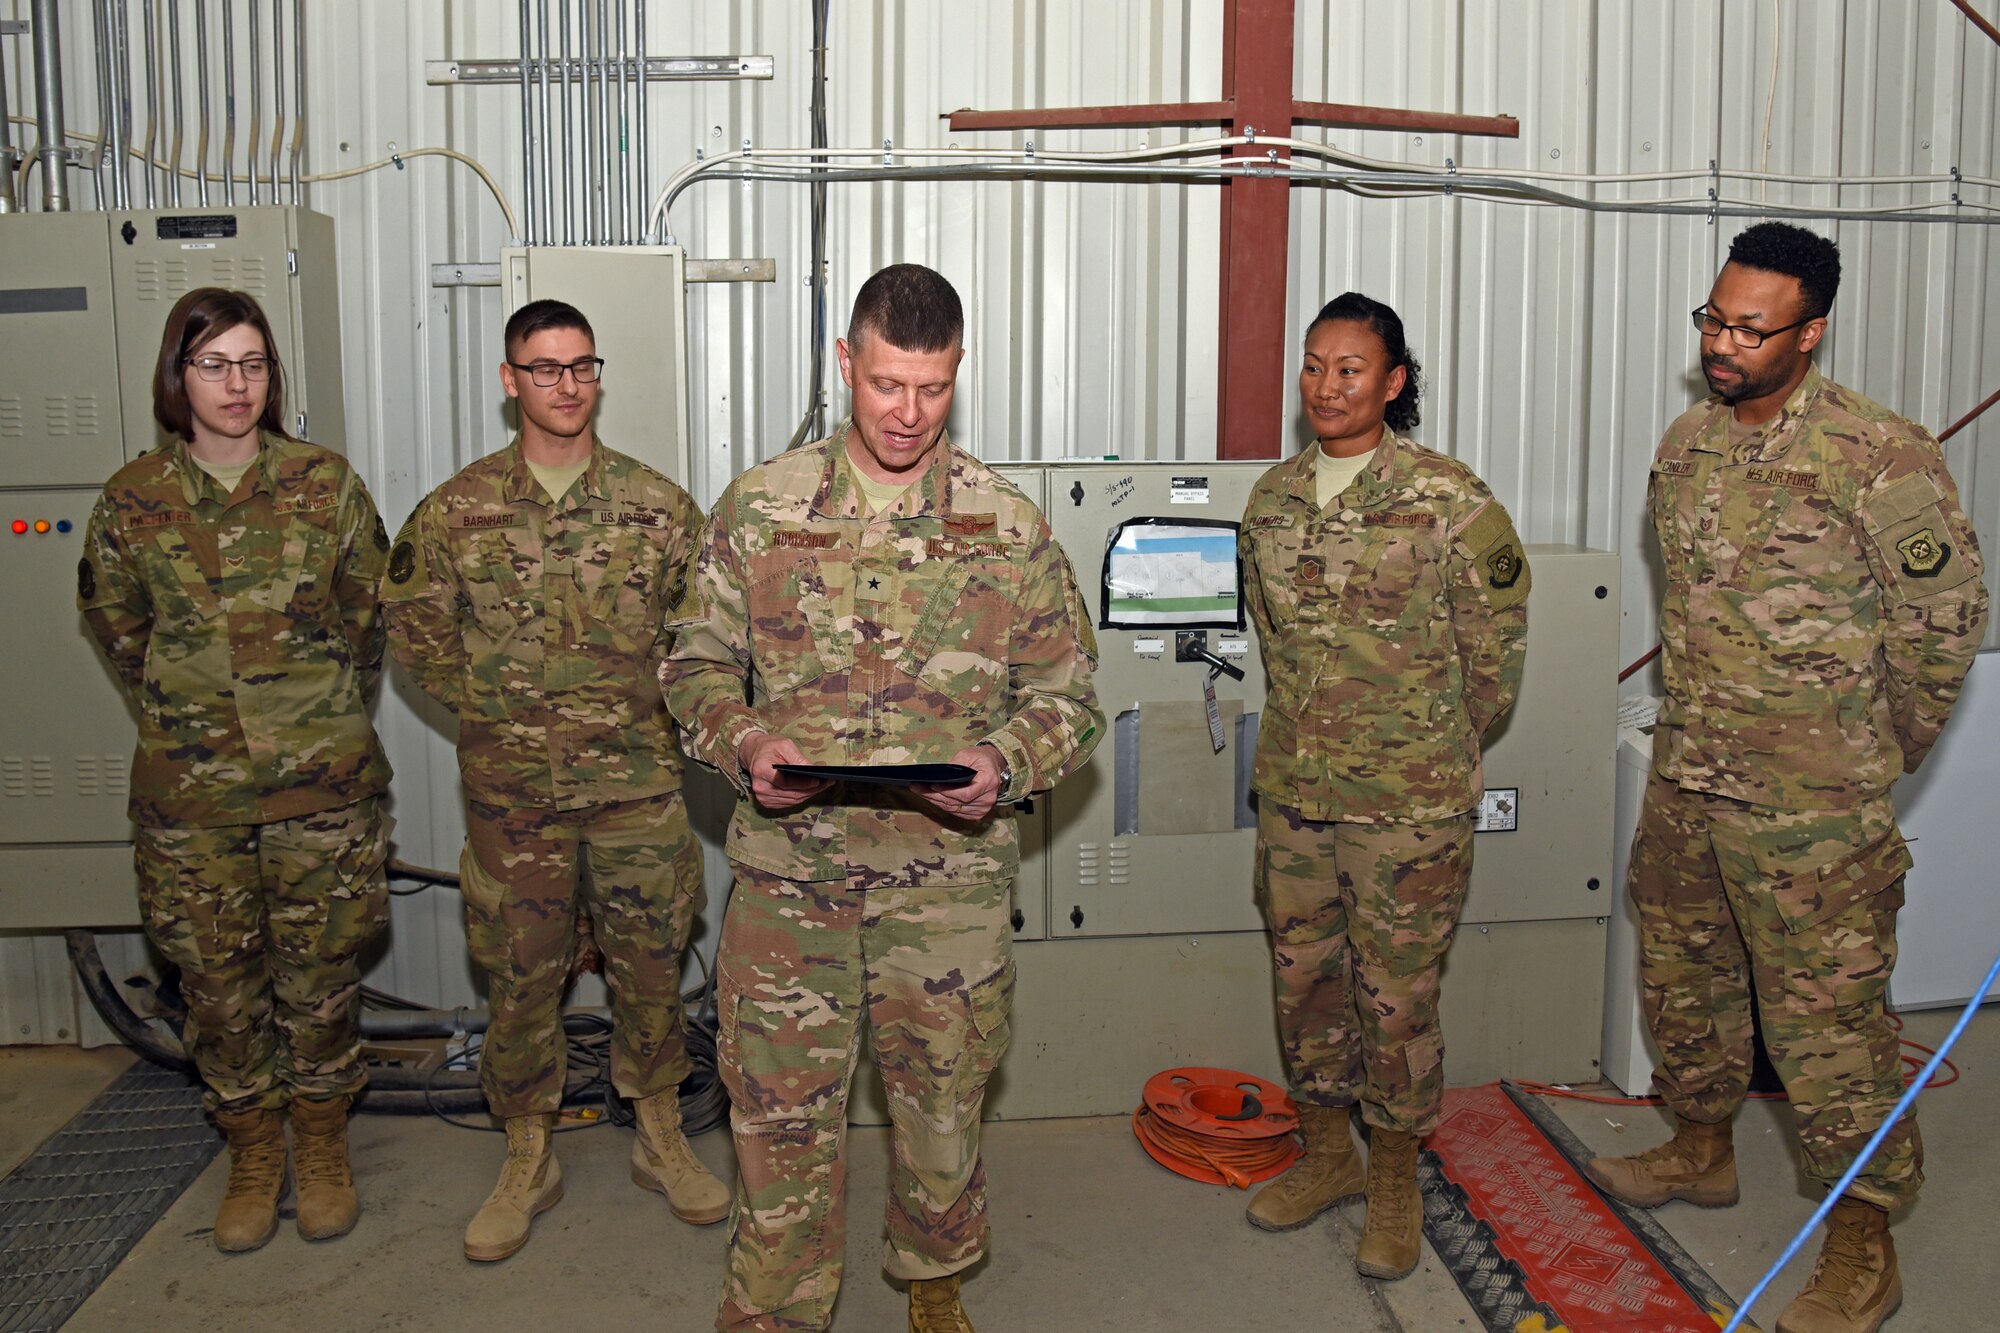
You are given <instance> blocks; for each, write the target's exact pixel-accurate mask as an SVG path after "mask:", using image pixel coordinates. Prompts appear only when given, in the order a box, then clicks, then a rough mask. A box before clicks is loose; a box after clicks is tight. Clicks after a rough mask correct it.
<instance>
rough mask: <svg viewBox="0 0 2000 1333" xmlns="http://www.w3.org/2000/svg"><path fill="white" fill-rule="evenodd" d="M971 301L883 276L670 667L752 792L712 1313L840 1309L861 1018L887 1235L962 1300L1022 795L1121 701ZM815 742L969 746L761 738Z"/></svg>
mask: <svg viewBox="0 0 2000 1333" xmlns="http://www.w3.org/2000/svg"><path fill="white" fill-rule="evenodd" d="M962 330H963V316H962V313H961V311H960V307H959V303H958V298H957V295H956V293H954V292H953V291H952V289H951V287H950V284H948V283H947V282H946V281H945V280H944V279H943V278H942V277H940V276H939V275H937V274H936V273H933V272H931V271H930V270H928V269H923V268H919V267H917V266H915V265H898V266H896V267H894V268H890V269H886V270H884V271H883V272H882V273H879V274H877V275H876V276H875V277H874V278H871V279H870V280H869V282H868V283H867V284H866V285H865V286H864V287H863V289H862V291H861V293H860V295H859V297H858V298H857V300H856V306H855V313H854V318H853V321H852V322H851V323H850V325H849V333H848V337H847V338H846V339H843V340H841V341H840V344H839V349H840V356H841V369H842V374H843V376H844V377H845V378H846V379H847V382H848V384H849V385H850V386H851V387H852V388H853V390H854V414H853V417H852V418H850V420H848V421H847V422H844V423H843V424H842V425H841V426H840V428H839V429H838V430H836V431H835V433H834V434H833V436H832V437H831V438H830V439H826V440H821V441H819V442H817V443H814V444H810V445H807V446H805V447H804V448H800V449H796V450H793V451H792V452H790V453H787V454H784V455H782V456H781V457H779V458H777V459H774V460H772V461H771V462H768V463H765V464H763V465H762V466H760V467H756V468H752V469H751V470H750V471H748V472H746V473H744V474H743V475H742V476H741V477H738V478H737V479H736V481H735V482H733V483H732V484H731V485H730V487H729V489H728V491H727V492H726V493H725V494H724V496H723V497H722V500H721V501H720V503H719V504H718V505H717V506H716V509H715V512H714V515H713V517H712V519H711V522H710V524H709V532H708V538H707V541H706V544H705V545H704V547H703V550H702V553H701V558H700V564H699V567H698V570H697V573H696V576H695V581H694V586H693V588H692V590H691V596H690V599H689V602H688V605H687V606H686V608H684V610H683V611H682V613H681V615H680V616H679V617H678V618H677V619H676V621H675V625H676V627H677V628H678V630H679V636H678V638H677V639H676V641H675V647H674V651H673V653H672V656H671V658H670V660H669V661H668V663H667V666H666V668H665V669H664V670H663V671H662V673H661V681H662V683H663V685H664V686H665V688H666V692H667V699H668V703H669V706H670V707H671V708H672V710H673V713H674V716H675V718H676V720H677V721H679V723H680V724H681V727H682V728H683V733H684V735H685V737H686V740H687V744H688V753H689V754H690V755H691V756H692V757H694V758H695V759H697V760H699V761H701V762H703V763H706V764H709V765H711V766H713V767H714V768H715V769H717V770H718V771H719V772H721V773H722V774H723V775H725V776H726V777H728V778H729V779H730V781H731V782H733V783H734V784H735V785H736V787H737V790H738V792H739V793H740V794H741V796H742V797H743V799H742V800H740V801H739V802H738V804H737V807H736V813H735V816H734V818H733V820H732V821H731V824H730V827H729V836H728V844H727V851H728V854H729V857H730V859H731V861H732V862H733V863H734V864H735V868H736V886H735V893H734V896H733V897H732V899H731V901H730V905H729V912H728V916H727V919H726V921H725V922H724V925H723V932H722V944H721V948H720V951H719V954H718V958H717V967H718V975H719V992H720V999H721V1030H720V1034H719V1037H718V1054H719V1063H720V1066H721V1072H722V1078H723V1081H724V1082H725V1083H726V1084H727V1086H728V1088H729V1094H730V1099H731V1101H732V1103H733V1122H732V1123H733V1129H734V1134H735V1141H736V1158H737V1167H738V1183H737V1190H736V1209H735V1216H734V1221H733V1227H732V1233H731V1236H730V1253H729V1274H728V1278H727V1282H726V1284H725V1287H724V1292H723V1301H722V1309H721V1312H720V1314H719V1316H718V1319H717V1327H718V1328H722V1329H823V1328H825V1327H827V1325H828V1323H829V1321H830V1320H831V1319H832V1315H833V1305H834V1300H835V1297H836V1296H837V1295H838V1293H839V1289H840V1278H841V1256H842V1250H843V1248H844V1244H845V1237H844V1221H843V1204H842V1190H843V1184H844V1170H845V1168H844V1163H843V1160H842V1154H843V1145H844V1142H845V1133H846V1119H847V1093H848V1085H849V1082H850V1080H851V1078H852V1077H853V1073H854V1067H855V1061H856V1059H857V1058H858V1054H859V1049H860V1043H861V1039H862V1032H863V1029H864V1027H865V1028H866V1029H868V1030H870V1031H871V1032H872V1034H873V1040H872V1047H873V1050H874V1058H875V1063H876V1067H877V1068H878V1069H879V1070H880V1071H881V1074H882V1077H883V1081H884V1083H885V1085H886V1087H887V1089H888V1095H889V1110H890V1116H891V1119H892V1122H893V1127H892V1139H893V1143H894V1152H893V1154H892V1160H893V1163H894V1165H893V1166H892V1168H891V1180H890V1192H889V1200H888V1207H887V1217H888V1245H887V1248H886V1251H885V1256H884V1267H885V1268H886V1269H887V1270H888V1272H889V1274H890V1275H891V1276H892V1277H896V1278H901V1279H906V1280H908V1281H909V1282H910V1293H911V1303H910V1320H911V1324H910V1326H911V1328H912V1329H913V1330H945V1329H952V1330H958V1329H970V1327H971V1325H970V1323H969V1322H967V1321H966V1319H965V1315H964V1310H963V1307H962V1306H961V1305H960V1303H959V1299H958V1276H957V1275H958V1273H959V1272H960V1270H962V1269H964V1268H965V1267H967V1266H968V1265H970V1264H971V1263H973V1262H974V1261H975V1260H977V1259H978V1258H979V1256H980V1255H981V1254H982V1253H983V1252H984V1250H985V1248H986V1240H987V1220H986V1198H985V1172H984V1168H983V1166H982V1165H981V1162H980V1156H979V1116H980V1107H981V1103H982V1099H983V1096H984V1092H985V1086H986V1082H987V1079H988V1078H989V1076H990V1075H991V1074H992V1073H993V1070H994V1068H995V1066H996V1065H997V1064H998V1063H999V1060H1000V1057H1001V1055H1002V1053H1003V1052H1004V1051H1005V1050H1006V1047H1007V1042H1008V1035H1009V1033H1008V1022H1007V1018H1008V1005H1009V1001H1010V998H1011V995H1012V992H1013V986H1014V968H1013V961H1012V954H1011V946H1012V929H1011V926H1010V923H1009V920H1008V888H1009V884H1010V882H1011V881H1012V879H1013V878H1014V875H1015V871H1016V869H1017V866H1018V858H1019V852H1018V846H1017V842H1016V832H1015V824H1014V820H1013V818H1012V817H1011V812H1010V811H1009V810H1008V809H1007V808H1006V807H1007V805H1008V804H1009V803H1011V802H1013V801H1015V800H1018V799H1020V798H1022V797H1025V796H1027V795H1028V794H1029V793H1030V792H1034V791H1039V790H1043V789H1045V788H1047V787H1049V786H1051V785H1053V784H1054V783H1055V782H1056V781H1058V780H1059V779H1060V778H1062V777H1063V776H1064V775H1065V774H1067V773H1069V772H1071V771H1073V770H1074V769H1075V768H1076V767H1078V766H1079V765H1080V764H1082V763H1083V762H1084V761H1085V760H1086V759H1087V758H1088V757H1089V755H1090V752H1091V750H1092V748H1093V746H1094V742H1095V741H1096V739H1097V736H1098V735H1099V733H1100V732H1101V730H1102V726H1103V716H1102V714H1101V713H1099V711H1098V709H1097V704H1096V698H1095V695H1094V693H1093V692H1092V689H1091V684H1090V670H1091V666H1092V664H1093V659H1094V655H1095V644H1094V641H1093V640H1092V638H1091V635H1090V630H1089V626H1088V621H1087V620H1086V618H1085V616H1084V612H1083V608H1082V605H1081V602H1080V599H1079V597H1078V593H1077V588H1076V584H1075V581H1074V578H1073V576H1072V574H1071V572H1070V569H1069V565H1068V562H1067V561H1066V560H1065V559H1064V558H1063V554H1062V551H1061V549H1060V548H1059V547H1057V545H1056V544H1055V541H1054V539H1053V538H1052V537H1051V535H1050V532H1049V527H1048V524H1047V523H1046V522H1045V521H1044V519H1043V518H1042V515H1041V514H1040V512H1039V511H1037V509H1036V508H1035V506H1034V505H1033V504H1032V503H1031V502H1030V501H1029V500H1028V499H1027V497H1025V496H1024V495H1022V494H1021V492H1020V491H1019V490H1017V489H1016V488H1015V487H1014V486H1012V485H1011V484H1009V483H1008V482H1006V481H1005V480H1003V479H1002V478H1000V477H999V476H998V475H996V474H995V473H994V472H993V471H991V470H990V469H989V468H987V467H986V466H985V465H983V464H981V463H980V462H979V461H978V460H976V459H974V458H972V457H970V456H969V455H967V454H965V453H962V452H960V451H959V450H958V449H956V448H954V447H953V446H952V445H951V443H950V441H949V440H948V439H946V438H945V435H944V419H945V415H946V413H947V412H948V411H949V409H950V404H951V389H952V382H953V377H954V376H955V374H956V370H957V365H958V360H959V357H960V355H961V348H960V338H961V334H962ZM870 485H873V486H874V487H875V488H876V489H877V490H878V492H880V493H882V501H881V503H880V504H879V505H876V504H875V503H873V502H871V501H869V500H868V499H866V498H865V496H866V495H867V493H868V489H869V487H870ZM746 687H747V688H746ZM807 760H809V761H811V762H815V763H821V764H842V765H853V764H860V765H881V764H904V763H917V762H937V761H951V762H956V763H960V764H964V765H967V766H968V767H971V768H972V769H973V770H974V772H975V776H974V778H973V779H972V780H971V781H970V782H969V783H967V784H966V785H964V786H962V787H956V788H950V789H938V788H927V789H917V790H912V789H899V788H891V787H883V786H877V785H864V784H861V783H852V782H843V783H837V784H833V785H830V786H829V785H827V784H826V783H823V782H816V781H812V780H807V779H792V778H788V777H787V776H786V775H785V774H782V773H779V772H777V771H776V770H775V768H774V765H775V764H776V763H781V762H782V763H797V762H802V761H807Z"/></svg>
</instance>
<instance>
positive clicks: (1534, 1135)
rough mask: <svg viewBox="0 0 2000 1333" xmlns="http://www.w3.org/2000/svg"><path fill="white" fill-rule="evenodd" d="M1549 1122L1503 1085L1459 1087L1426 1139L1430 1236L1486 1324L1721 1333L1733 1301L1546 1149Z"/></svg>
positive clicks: (1519, 1332) (1605, 1332)
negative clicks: (1642, 1231)
mask: <svg viewBox="0 0 2000 1333" xmlns="http://www.w3.org/2000/svg"><path fill="white" fill-rule="evenodd" d="M1526 1100H1529V1099H1525V1098H1524V1099H1523V1101H1526ZM1531 1109H1532V1110H1534V1111H1539V1112H1540V1114H1539V1115H1531V1114H1530V1110H1531ZM1551 1123H1553V1124H1554V1126H1556V1127H1557V1128H1558V1129H1559V1128H1560V1122H1559V1121H1555V1118H1554V1117H1553V1115H1551V1114H1549V1113H1548V1112H1546V1111H1543V1110H1542V1109H1541V1108H1539V1107H1532V1108H1524V1106H1523V1105H1522V1104H1521V1102H1517V1101H1516V1099H1515V1098H1514V1097H1513V1096H1511V1095H1510V1093H1509V1090H1508V1089H1506V1088H1504V1087H1502V1086H1501V1085H1500V1084H1498V1083H1489V1084H1485V1085H1484V1086H1481V1087H1476V1088H1453V1089H1450V1090H1448V1091H1447V1092H1446V1093H1445V1095H1444V1111H1443V1116H1442V1119H1441V1120H1440V1122H1439V1124H1438V1128H1437V1131H1436V1132H1435V1133H1434V1134H1432V1135H1431V1136H1430V1137H1429V1138H1427V1139H1426V1140H1425V1141H1424V1148H1425V1153H1424V1169H1423V1171H1422V1186H1423V1191H1424V1231H1425V1234H1426V1235H1427V1236H1428V1237H1429V1238H1430V1242H1431V1246H1432V1248H1433V1249H1435V1250H1436V1251H1437V1252H1438V1255H1439V1257H1440V1258H1442V1259H1443V1260H1444V1262H1445V1265H1446V1267H1447V1268H1449V1269H1450V1270H1451V1273H1452V1276H1453V1278H1454V1279H1456V1280H1457V1282H1458V1285H1459V1288H1460V1289H1461V1290H1462V1291H1464V1293H1465V1295H1466V1298H1467V1299H1468V1300H1470V1301H1471V1302H1472V1304H1473V1306H1474V1308H1475V1309H1477V1310H1478V1311H1479V1313H1480V1317H1481V1318H1482V1319H1483V1320H1484V1321H1485V1322H1486V1327H1487V1328H1488V1329H1489V1330H1506V1331H1507V1333H1529V1331H1530V1330H1533V1331H1534V1333H1544V1331H1546V1333H1554V1331H1555V1330H1558V1329H1566V1330H1570V1331H1571V1333H1715V1330H1716V1328H1717V1327H1718V1326H1719V1325H1721V1324H1722V1323H1724V1322H1726V1321H1727V1319H1728V1316H1729V1314H1730V1312H1731V1311H1732V1310H1733V1308H1734V1302H1732V1301H1730V1300H1729V1298H1728V1297H1727V1295H1725V1294H1724V1293H1722V1292H1721V1291H1720V1289H1718V1288H1716V1287H1715V1286H1714V1284H1713V1283H1712V1282H1710V1281H1708V1280H1707V1278H1706V1275H1705V1274H1702V1273H1701V1271H1700V1267H1699V1265H1697V1264H1695V1263H1694V1261H1693V1260H1692V1259H1690V1258H1688V1256H1687V1255H1686V1253H1685V1252H1684V1251H1681V1250H1680V1249H1679V1247H1678V1246H1676V1245H1674V1243H1673V1241H1672V1240H1671V1238H1668V1237H1667V1236H1666V1233H1665V1232H1663V1231H1661V1230H1659V1228H1658V1227H1657V1226H1653V1225H1650V1219H1647V1221H1646V1222H1645V1223H1643V1224H1642V1225H1644V1226H1645V1229H1646V1230H1647V1233H1648V1234H1647V1235H1645V1236H1644V1237H1642V1236H1641V1235H1640V1234H1639V1233H1638V1232H1637V1231H1635V1229H1634V1226H1633V1225H1632V1224H1629V1223H1628V1220H1627V1214H1625V1213H1624V1212H1623V1211H1622V1210H1620V1209H1618V1208H1616V1207H1614V1206H1613V1205H1612V1204H1611V1203H1610V1202H1608V1201H1607V1200H1606V1199H1605V1198H1604V1197H1603V1196H1602V1195H1600V1194H1599V1193H1598V1192H1597V1190H1596V1189H1595V1188H1594V1187H1592V1185H1591V1184H1590V1182H1589V1181H1587V1180H1585V1179H1584V1177H1583V1175H1582V1174H1581V1173H1580V1172H1579V1171H1578V1170H1577V1169H1576V1167H1575V1166H1574V1165H1572V1164H1571V1161H1570V1158H1569V1157H1566V1156H1564V1154H1563V1151H1562V1150H1561V1149H1559V1148H1558V1147H1557V1145H1556V1144H1555V1143H1552V1142H1550V1138H1549V1134H1548V1133H1547V1132H1545V1129H1546V1128H1547V1126H1549V1125H1550V1124H1551ZM1561 1132H1562V1134H1563V1137H1565V1138H1567V1137H1568V1136H1567V1133H1566V1131H1561ZM1567 1146H1569V1147H1570V1148H1571V1150H1572V1154H1574V1151H1575V1148H1576V1145H1575V1143H1574V1140H1570V1143H1569V1144H1568V1145H1567ZM1632 1221H1633V1222H1638V1219H1636V1218H1634V1219H1632ZM1691 1288H1692V1289H1691Z"/></svg>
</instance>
